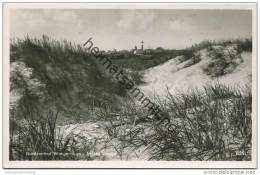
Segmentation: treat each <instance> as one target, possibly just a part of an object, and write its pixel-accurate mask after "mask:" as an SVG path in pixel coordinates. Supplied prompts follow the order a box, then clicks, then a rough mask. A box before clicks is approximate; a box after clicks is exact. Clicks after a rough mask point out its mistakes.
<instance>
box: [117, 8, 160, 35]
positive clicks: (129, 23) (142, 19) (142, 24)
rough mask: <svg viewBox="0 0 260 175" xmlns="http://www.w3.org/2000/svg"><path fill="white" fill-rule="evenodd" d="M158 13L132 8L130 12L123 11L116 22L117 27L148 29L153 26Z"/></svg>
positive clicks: (123, 28)
mask: <svg viewBox="0 0 260 175" xmlns="http://www.w3.org/2000/svg"><path fill="white" fill-rule="evenodd" d="M155 19H156V14H155V13H154V12H152V11H144V10H142V11H136V10H131V11H130V13H129V11H128V13H123V14H122V17H121V18H120V19H119V20H118V22H117V23H116V25H117V27H118V28H120V29H122V30H126V31H131V30H132V31H137V32H140V31H146V30H149V29H151V28H152V27H153V24H154V21H155Z"/></svg>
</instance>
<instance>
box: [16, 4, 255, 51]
mask: <svg viewBox="0 0 260 175" xmlns="http://www.w3.org/2000/svg"><path fill="white" fill-rule="evenodd" d="M27 34H28V35H29V36H32V37H35V36H36V37H40V36H41V35H43V34H46V35H48V36H51V37H53V38H54V39H58V40H60V39H67V40H70V41H73V42H77V43H80V44H81V43H82V44H83V43H84V42H85V41H86V40H88V38H89V37H92V38H93V39H92V40H93V42H94V45H96V46H98V47H99V48H100V49H104V50H108V49H113V48H116V49H117V50H121V49H131V48H133V47H134V46H135V45H137V46H138V47H140V42H141V41H142V40H143V41H144V47H145V48H156V47H159V46H160V47H164V48H170V49H180V48H185V47H188V46H190V45H191V44H193V43H197V42H199V41H202V40H205V39H210V40H213V39H214V40H219V39H232V38H238V37H242V38H244V37H251V35H252V15H251V11H241V10H58V9H47V10H46V9H45V10H43V9H35V10H29V9H26V10H25V9H24V10H23V9H20V10H12V11H11V37H20V38H21V37H24V36H25V35H27Z"/></svg>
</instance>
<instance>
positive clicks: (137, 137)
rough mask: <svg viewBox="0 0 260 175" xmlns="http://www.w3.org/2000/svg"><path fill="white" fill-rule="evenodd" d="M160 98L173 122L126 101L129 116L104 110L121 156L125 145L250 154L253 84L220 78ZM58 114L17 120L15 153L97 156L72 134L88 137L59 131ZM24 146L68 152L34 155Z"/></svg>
mask: <svg viewBox="0 0 260 175" xmlns="http://www.w3.org/2000/svg"><path fill="white" fill-rule="evenodd" d="M157 103H158V104H159V105H160V107H161V110H163V113H164V114H165V117H166V118H169V119H170V123H167V122H161V121H157V120H154V119H150V118H147V117H146V116H145V114H144V111H143V110H142V109H140V108H138V107H135V105H131V106H129V105H125V106H124V105H122V108H121V111H120V113H119V115H121V116H122V117H124V118H125V120H120V121H117V119H115V118H111V117H110V113H108V112H104V113H103V115H102V119H101V118H100V120H107V121H109V123H111V124H110V125H107V126H106V130H107V131H113V132H112V133H111V132H108V133H107V135H108V138H109V139H117V141H118V142H117V143H118V147H117V152H118V153H120V154H119V155H118V159H123V157H124V155H123V154H127V151H124V149H125V150H126V149H131V150H138V149H140V148H144V149H145V151H146V152H147V153H148V157H149V159H150V160H201V161H202V160H203V161H206V160H251V148H252V144H251V140H252V138H251V137H252V120H251V112H252V95H251V89H250V88H247V87H244V88H243V87H241V88H239V87H236V88H231V87H227V86H224V85H220V84H217V85H211V86H206V87H205V88H204V90H203V91H198V90H196V91H193V92H192V93H189V94H185V93H179V94H178V95H175V96H173V95H172V94H170V93H168V96H167V100H162V99H160V98H158V99H157ZM144 117H146V119H144ZM53 118H54V120H53ZM134 118H135V119H134ZM142 119H143V120H142ZM55 120H56V115H54V114H53V113H50V114H49V115H48V117H44V120H43V121H42V122H41V121H40V120H39V121H37V122H36V121H35V120H33V119H32V118H29V117H27V118H26V121H27V123H26V124H19V126H16V132H15V133H14V134H11V137H10V159H11V160H32V159H36V160H69V159H70V160H78V159H84V160H93V158H91V157H89V156H88V154H87V153H88V152H90V151H91V149H92V150H93V149H95V148H94V147H87V146H86V147H81V148H78V147H76V145H74V144H73V140H76V141H80V142H87V138H81V139H80V140H79V139H78V137H76V136H73V135H70V137H67V138H62V136H59V134H57V133H55V132H56V131H55V127H56V126H55ZM138 121H141V122H138ZM14 123H16V124H17V122H16V121H14ZM112 123H117V125H113V124H112ZM122 126H125V127H122ZM11 128H12V127H11ZM122 128H123V129H122ZM11 133H12V131H11ZM83 145H88V143H86V144H83ZM120 145H121V146H120ZM118 148H120V150H119V149H118ZM25 152H60V153H67V154H68V155H67V156H57V155H56V156H53V155H51V156H45V157H43V156H42V157H41V156H38V157H37V156H36V157H35V156H34V157H32V156H28V155H26V154H25ZM76 153H84V155H85V156H82V155H81V156H77V154H76ZM108 159H109V158H108Z"/></svg>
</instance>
